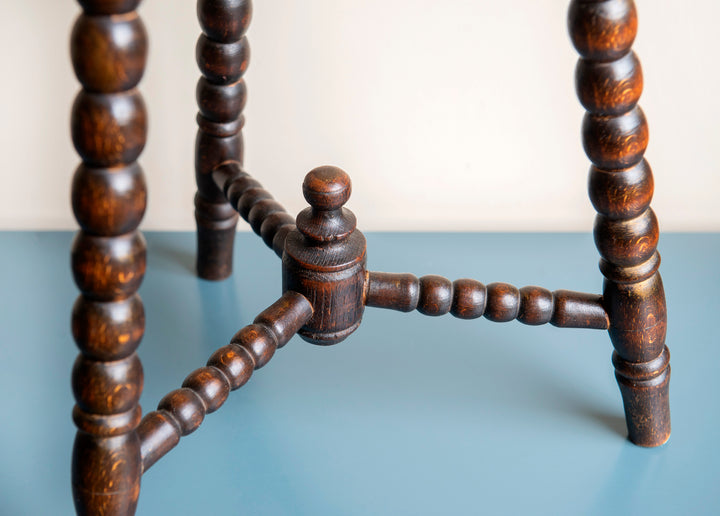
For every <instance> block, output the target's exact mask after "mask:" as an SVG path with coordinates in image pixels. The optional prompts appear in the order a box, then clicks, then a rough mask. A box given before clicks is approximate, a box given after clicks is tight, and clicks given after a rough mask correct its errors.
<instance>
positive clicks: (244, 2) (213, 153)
mask: <svg viewBox="0 0 720 516" xmlns="http://www.w3.org/2000/svg"><path fill="white" fill-rule="evenodd" d="M197 14H198V21H199V22H200V27H201V28H202V31H203V33H202V34H201V35H200V37H199V38H198V42H197V46H196V59H197V64H198V67H199V68H200V72H201V73H202V76H201V77H200V80H199V81H198V84H197V88H196V97H197V104H198V108H199V113H198V116H197V122H198V134H197V139H196V142H195V180H196V183H197V187H198V191H197V195H196V196H195V220H196V223H197V238H198V247H197V249H198V254H197V272H198V275H199V276H200V277H201V278H205V279H210V280H221V279H224V278H227V277H228V276H229V275H230V274H232V257H233V243H234V239H235V238H234V237H235V226H236V224H237V220H238V216H237V214H236V213H235V211H234V210H233V208H232V207H231V206H230V205H229V204H228V202H227V200H226V199H225V195H224V193H223V191H222V190H220V189H219V188H218V187H217V186H216V184H215V182H214V181H213V178H212V172H213V170H215V169H216V168H217V167H218V166H219V165H221V164H222V163H225V162H227V161H235V162H238V163H240V164H242V162H243V141H242V134H241V130H242V127H243V125H244V117H243V116H242V110H243V107H244V106H245V101H246V98H247V90H246V87H245V81H244V80H243V78H242V77H243V75H244V74H245V71H246V70H247V67H248V63H249V60H250V47H249V45H248V41H247V38H246V37H245V32H246V31H247V29H248V26H249V24H250V19H251V17H252V3H251V1H250V0H198V2H197Z"/></svg>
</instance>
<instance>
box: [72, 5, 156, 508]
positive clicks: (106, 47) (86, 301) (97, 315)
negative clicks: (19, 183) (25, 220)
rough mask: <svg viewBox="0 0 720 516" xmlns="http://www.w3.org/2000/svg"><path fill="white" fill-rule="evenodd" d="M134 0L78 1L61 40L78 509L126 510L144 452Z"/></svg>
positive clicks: (139, 59)
mask: <svg viewBox="0 0 720 516" xmlns="http://www.w3.org/2000/svg"><path fill="white" fill-rule="evenodd" d="M137 3H138V2H131V1H125V2H123V1H91V0H85V1H83V2H81V4H82V7H83V10H84V12H83V13H82V14H81V15H80V16H79V17H78V19H77V20H76V22H75V26H74V28H73V31H72V36H71V40H70V53H71V58H72V63H73V67H74V69H75V74H76V75H77V78H78V80H79V81H80V83H81V84H82V90H81V91H80V93H78V95H77V97H76V98H75V103H74V105H73V108H72V115H71V130H72V140H73V143H74V145H75V149H76V150H77V152H78V154H79V155H80V157H81V158H82V163H81V164H80V166H79V167H78V168H77V170H76V171H75V176H74V178H73V183H72V207H73V212H74V213H75V218H76V219H77V221H78V224H79V225H80V231H79V232H78V234H77V236H76V237H75V241H74V242H73V246H72V270H73V275H74V277H75V283H76V284H77V286H78V288H79V289H80V292H81V294H80V297H78V300H77V302H76V303H75V307H74V308H73V312H72V331H73V336H74V338H75V342H76V343H77V345H78V348H80V355H79V356H78V358H77V360H76V361H75V366H74V367H73V372H72V388H73V393H74V394H75V400H76V402H77V404H76V405H75V408H74V409H73V419H74V421H75V424H76V425H77V428H78V431H77V436H76V438H75V446H74V449H73V464H72V489H73V497H74V500H75V508H76V510H77V512H78V514H133V513H134V512H135V506H136V504H137V499H138V495H139V493H140V475H141V474H142V462H141V455H140V439H139V438H138V435H137V432H136V428H137V426H138V423H139V422H140V417H141V410H140V406H139V405H138V400H139V399H140V394H141V392H142V387H143V370H142V365H141V364H140V359H139V358H138V355H137V354H136V353H135V350H136V349H137V347H138V345H139V344H140V340H141V339H142V336H143V332H144V329H145V314H144V311H143V305H142V301H141V300H140V298H139V297H138V295H137V293H136V292H137V289H138V287H139V286H140V283H141V282H142V279H143V274H144V273H145V241H144V239H143V237H142V235H141V234H140V232H139V231H137V227H138V224H140V221H141V219H142V217H143V214H144V212H145V201H146V189H145V180H144V178H143V172H142V169H141V168H140V166H139V165H138V164H137V163H136V160H137V158H138V156H139V155H140V153H141V152H142V150H143V147H144V146H145V135H146V132H147V116H146V112H145V105H144V104H143V100H142V96H141V95H140V93H139V92H138V90H137V89H136V86H137V84H138V83H139V82H140V79H141V78H142V75H143V71H144V69H145V59H146V56H147V35H146V33H145V27H144V26H143V23H142V20H141V19H140V17H139V16H138V15H137V13H136V12H135V11H134V9H135V7H137Z"/></svg>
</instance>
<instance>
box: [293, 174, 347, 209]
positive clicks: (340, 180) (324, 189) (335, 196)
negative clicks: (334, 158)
mask: <svg viewBox="0 0 720 516" xmlns="http://www.w3.org/2000/svg"><path fill="white" fill-rule="evenodd" d="M351 192H352V184H351V182H350V176H348V175H347V174H346V173H345V171H343V170H341V169H339V168H337V167H331V166H325V167H318V168H316V169H313V170H311V171H310V172H309V173H308V174H307V175H306V176H305V181H303V195H304V196H305V200H307V202H308V203H310V206H312V207H313V208H315V209H316V210H322V211H330V210H337V209H340V208H341V207H342V206H343V205H344V204H345V203H346V202H347V201H348V199H350V193H351Z"/></svg>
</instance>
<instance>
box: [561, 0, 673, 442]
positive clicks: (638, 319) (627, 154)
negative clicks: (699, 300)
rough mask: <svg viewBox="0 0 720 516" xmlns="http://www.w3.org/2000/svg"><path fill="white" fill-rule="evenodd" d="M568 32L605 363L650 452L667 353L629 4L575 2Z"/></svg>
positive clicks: (661, 424)
mask: <svg viewBox="0 0 720 516" xmlns="http://www.w3.org/2000/svg"><path fill="white" fill-rule="evenodd" d="M568 26H569V30H570V36H571V38H572V41H573V44H574V45H575V48H576V49H577V51H578V52H579V53H580V56H581V58H580V60H579V61H578V65H577V69H576V86H577V93H578V97H579V99H580V102H581V103H582V105H583V106H584V107H585V109H587V111H588V112H587V114H586V115H585V119H584V122H583V145H584V147H585V152H586V154H587V155H588V157H589V158H590V160H591V161H592V162H593V166H592V167H591V169H590V179H589V193H590V200H591V201H592V203H593V206H594V207H595V209H596V210H597V212H598V215H597V218H596V220H595V242H596V245H597V248H598V251H600V255H601V256H602V259H601V260H600V269H601V271H602V273H603V275H604V276H605V278H606V279H605V284H604V290H603V303H604V304H605V308H606V310H607V312H608V316H609V319H610V329H609V333H610V338H611V340H612V343H613V345H614V347H615V352H614V354H613V364H614V365H615V371H616V377H617V380H618V384H619V385H620V392H621V393H622V397H623V402H624V404H625V416H626V419H627V425H628V432H629V437H630V440H631V441H632V442H634V443H635V444H639V445H642V446H659V445H661V444H663V443H664V442H665V441H667V439H668V438H669V437H670V408H669V403H668V384H669V380H670V354H669V352H668V350H667V348H666V347H665V331H666V311H665V294H664V292H663V285H662V280H661V279H660V274H659V273H658V272H657V270H658V266H659V265H660V255H659V254H658V253H657V251H656V247H657V242H658V223H657V219H656V218H655V214H654V213H653V211H652V209H650V200H651V198H652V194H653V178H652V172H651V170H650V165H648V163H647V161H645V160H644V159H643V154H644V152H645V149H646V147H647V143H648V126H647V122H646V120H645V116H644V115H643V112H642V110H641V109H640V108H639V107H638V106H637V102H638V100H639V98H640V94H641V93H642V87H643V78H642V71H641V67H640V62H639V60H638V58H637V56H636V55H635V53H634V52H633V51H632V49H631V47H632V43H633V41H634V39H635V34H636V32H637V15H636V11H635V5H634V3H633V2H632V0H605V1H598V0H594V1H593V0H575V1H573V2H572V3H571V5H570V11H569V16H568Z"/></svg>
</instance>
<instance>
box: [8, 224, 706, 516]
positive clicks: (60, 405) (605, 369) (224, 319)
mask: <svg viewBox="0 0 720 516" xmlns="http://www.w3.org/2000/svg"><path fill="white" fill-rule="evenodd" d="M147 239H148V245H149V262H148V263H149V267H148V273H147V276H146V279H145V281H144V284H143V286H142V288H141V291H140V292H141V295H142V297H143V300H144V302H145V306H146V312H147V321H148V322H147V331H146V337H145V339H144V341H143V344H142V346H141V347H140V350H139V353H140V356H141V358H142V360H143V365H144V368H145V371H146V383H145V391H144V393H143V397H142V399H141V403H142V404H143V406H144V408H145V410H146V411H147V410H150V409H152V408H154V406H155V405H156V403H157V401H158V400H159V399H160V398H161V397H162V396H163V395H164V394H165V393H167V392H168V391H170V390H172V389H174V388H176V387H178V386H179V385H180V383H181V382H182V380H183V378H184V377H185V376H186V375H187V374H188V373H189V372H190V371H192V370H193V369H195V368H197V367H199V366H201V365H203V364H204V363H205V361H206V360H207V357H208V356H209V355H210V354H211V353H212V352H213V351H214V350H215V349H217V348H218V347H220V346H222V345H224V344H225V343H227V341H228V340H229V339H230V337H231V336H232V335H233V334H234V333H235V331H237V330H238V329H239V328H240V327H242V326H243V325H245V324H248V323H249V322H250V321H251V320H252V319H253V318H254V316H255V315H256V314H257V313H258V312H259V311H261V310H262V309H263V308H265V307H266V306H267V305H269V304H270V303H272V302H273V301H274V300H275V299H276V298H277V297H279V295H280V293H281V292H280V290H281V288H280V263H279V260H278V259H277V258H276V257H275V256H274V255H273V254H272V252H270V251H269V250H267V249H266V248H265V247H264V246H263V245H262V243H261V242H259V241H258V239H257V238H256V237H255V236H254V235H250V234H242V233H241V234H238V240H237V244H236V248H237V255H236V263H235V274H234V276H233V277H232V278H230V279H229V280H226V281H224V282H219V283H212V282H205V281H202V280H198V279H197V278H195V276H194V274H193V269H194V236H193V235H192V234H190V233H149V234H148V235H147ZM70 240H71V235H70V234H69V233H26V232H18V233H0V244H2V249H3V251H4V252H3V253H2V254H1V255H0V265H1V266H0V271H2V285H3V292H4V293H3V296H2V307H1V308H0V318H2V319H1V320H0V323H1V324H0V328H1V330H0V331H1V332H2V333H1V336H2V341H3V345H2V347H0V377H2V378H3V385H4V386H5V393H6V396H5V413H6V414H12V417H8V418H6V419H5V421H4V423H3V425H0V459H1V461H2V466H1V467H0V472H1V476H0V514H2V515H3V516H4V515H9V516H11V515H12V516H14V515H26V514H27V515H37V514H71V513H72V501H71V497H70V489H69V464H70V446H71V443H72V439H73V434H74V427H73V425H72V421H71V419H70V410H71V407H72V404H73V400H72V394H71V391H70V386H69V372H70V368H71V366H72V362H73V360H74V358H75V354H76V349H75V347H74V344H73V343H72V339H71V337H70V332H69V313H70V307H71V305H72V303H73V301H74V298H75V297H76V295H77V291H76V289H75V287H74V285H73V283H72V279H71V275H70V271H69V259H68V250H69V245H70ZM368 245H369V263H368V265H369V267H370V269H373V270H389V271H397V272H403V271H407V272H413V273H414V274H416V275H422V274H430V273H435V274H442V275H445V276H447V277H450V278H452V279H455V278H460V277H474V278H476V279H479V280H480V281H483V282H486V283H489V282H491V281H507V282H510V283H514V284H516V285H526V284H538V285H541V286H545V287H547V288H550V289H556V288H568V289H573V290H585V291H590V292H592V291H596V292H597V291H599V290H600V285H601V276H600V274H599V272H598V271H597V266H596V263H597V254H596V252H595V249H594V246H593V243H592V239H591V236H590V235H574V234H553V235H544V234H541V235H537V234H532V235H526V234H479V235H473V234H387V233H380V234H370V235H368ZM400 250H402V252H400ZM529 250H531V252H529ZM660 250H661V252H663V265H662V267H661V271H662V272H663V276H664V279H665V287H666V292H667V294H668V302H669V305H668V306H669V314H670V324H669V332H668V344H669V346H670V349H671V352H672V367H673V378H672V381H671V406H672V410H673V436H672V437H671V439H670V442H669V443H668V444H667V445H665V446H663V447H661V448H658V449H642V448H638V447H635V446H633V445H631V444H630V443H628V442H627V440H626V439H625V435H626V430H625V426H624V418H623V413H622V404H621V401H620V396H619V393H618V391H617V386H616V385H615V380H614V377H613V374H612V366H611V364H610V353H611V346H610V343H609V340H608V339H607V335H606V334H605V332H598V331H589V330H561V329H557V328H553V327H539V328H532V327H526V326H522V325H520V324H517V323H509V324H495V323H490V322H488V321H485V320H478V321H459V320H456V319H453V318H451V317H449V316H446V317H441V318H429V317H424V316H421V315H419V314H417V313H413V314H400V313H395V312H387V311H381V310H376V309H368V310H367V311H366V313H365V317H364V322H363V324H362V326H361V327H360V329H359V330H358V331H357V332H356V334H354V335H353V336H351V337H350V338H349V339H348V340H347V341H345V342H344V343H343V344H341V345H338V346H334V347H331V348H319V347H315V346H312V345H309V344H306V343H305V342H303V341H301V340H300V339H297V338H295V339H293V340H292V341H291V343H290V344H288V345H287V346H286V347H285V348H283V349H282V350H281V351H279V352H278V353H277V354H276V356H275V357H274V358H273V360H272V362H271V363H270V364H269V365H268V366H267V367H265V368H263V369H262V370H261V371H258V372H257V373H256V375H254V376H253V378H252V380H251V381H250V383H248V385H246V386H245V387H243V388H242V389H240V390H239V391H237V392H234V393H233V394H232V395H231V396H230V398H229V399H228V401H227V403H226V404H225V406H224V407H223V408H222V409H221V410H220V411H219V412H218V413H217V414H218V415H210V416H209V417H208V418H207V419H206V421H205V422H204V424H203V425H202V427H201V428H200V429H199V430H198V431H197V432H195V433H194V434H192V435H190V436H188V437H186V438H183V440H182V442H181V444H180V445H179V446H178V447H177V448H176V449H175V450H173V451H172V452H171V453H170V454H168V456H166V457H165V458H164V459H163V460H162V461H160V462H159V463H158V464H157V465H155V466H154V467H153V469H152V470H150V471H149V472H148V473H147V475H145V477H144V478H143V489H142V492H141V496H140V504H139V508H138V514H139V515H151V514H152V515H155V514H177V515H184V514H210V513H223V514H253V515H255V514H257V515H279V514H314V515H318V514H328V515H361V514H362V515H367V514H372V515H384V514H388V515H389V514H393V515H396V514H449V513H457V514H481V513H482V514H520V513H527V514H649V513H651V514H653V515H655V516H658V515H663V514H690V513H692V514H717V513H719V512H720V490H718V487H717V486H718V485H719V484H720V452H719V451H718V447H717V446H716V436H717V430H716V429H717V428H718V426H720V411H719V410H718V408H719V404H720V402H718V399H720V398H719V395H720V387H719V380H718V375H717V374H716V372H715V369H716V367H717V363H718V360H719V359H720V346H718V339H717V336H716V335H715V334H714V333H713V331H712V330H711V329H710V325H709V323H708V321H712V320H713V319H714V318H715V317H716V314H717V313H718V308H720V303H719V302H718V299H717V298H716V297H715V296H714V295H713V294H712V293H713V292H716V291H717V287H718V286H720V276H719V275H718V272H717V265H716V264H717V262H718V256H720V236H719V235H702V234H698V235H663V238H662V241H661V244H660ZM559 256H562V257H563V259H564V260H565V262H564V263H558V258H557V257H559ZM448 257H452V258H451V259H448ZM250 264H252V267H250V266H249V265H250ZM690 264H692V265H691V266H690ZM38 492H42V493H43V494H42V496H38Z"/></svg>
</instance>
